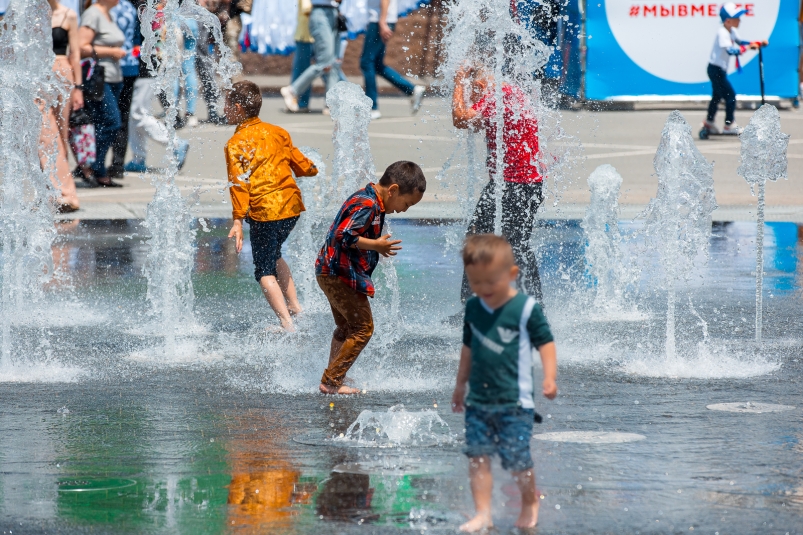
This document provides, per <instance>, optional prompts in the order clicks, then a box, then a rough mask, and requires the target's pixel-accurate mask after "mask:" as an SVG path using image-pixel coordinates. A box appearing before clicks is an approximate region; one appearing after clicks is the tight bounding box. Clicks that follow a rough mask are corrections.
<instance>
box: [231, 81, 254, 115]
mask: <svg viewBox="0 0 803 535" xmlns="http://www.w3.org/2000/svg"><path fill="white" fill-rule="evenodd" d="M226 98H227V99H229V102H230V103H231V104H239V105H240V107H241V108H242V109H243V111H244V112H245V114H246V115H247V116H248V119H250V118H252V117H257V116H258V115H259V111H260V110H261V109H262V91H260V90H259V86H257V85H256V84H255V83H254V82H251V81H248V80H243V81H242V82H237V83H236V84H234V85H232V86H231V91H229V93H228V94H227V95H226Z"/></svg>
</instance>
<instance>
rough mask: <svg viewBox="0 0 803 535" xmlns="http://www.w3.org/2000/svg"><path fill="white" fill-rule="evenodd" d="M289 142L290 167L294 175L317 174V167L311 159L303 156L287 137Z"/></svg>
mask: <svg viewBox="0 0 803 535" xmlns="http://www.w3.org/2000/svg"><path fill="white" fill-rule="evenodd" d="M288 143H289V144H290V168H291V169H292V170H293V172H294V173H295V174H296V176H315V175H317V174H318V168H317V167H315V163H313V161H312V160H310V159H309V158H307V157H306V156H304V153H302V152H301V151H300V150H298V149H297V148H296V147H294V146H293V143H292V141H290V140H289V139H288Z"/></svg>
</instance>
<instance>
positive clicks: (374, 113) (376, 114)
mask: <svg viewBox="0 0 803 535" xmlns="http://www.w3.org/2000/svg"><path fill="white" fill-rule="evenodd" d="M381 118H382V114H381V113H380V112H379V110H371V120H372V121H375V120H377V119H381Z"/></svg>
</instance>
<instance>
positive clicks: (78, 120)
mask: <svg viewBox="0 0 803 535" xmlns="http://www.w3.org/2000/svg"><path fill="white" fill-rule="evenodd" d="M69 137H70V149H72V152H73V154H75V161H76V162H78V165H92V164H94V163H95V159H96V156H95V153H96V147H95V125H94V124H92V118H91V117H90V116H89V114H88V113H87V112H86V109H85V108H80V109H77V110H72V111H71V112H70V136H69Z"/></svg>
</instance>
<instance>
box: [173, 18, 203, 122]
mask: <svg viewBox="0 0 803 535" xmlns="http://www.w3.org/2000/svg"><path fill="white" fill-rule="evenodd" d="M183 21H184V24H182V26H181V31H182V35H181V37H182V40H183V42H184V46H183V49H184V60H183V61H182V62H181V73H182V74H183V77H182V78H183V81H184V87H183V89H184V91H183V93H184V98H185V99H186V101H187V108H186V112H185V114H184V120H183V121H182V123H183V124H184V125H185V126H189V127H190V128H192V127H195V126H198V118H197V117H196V116H195V106H196V102H197V100H198V74H197V73H196V71H195V53H196V50H197V48H198V36H199V31H198V21H197V20H195V19H190V18H185V19H183ZM181 90H182V86H181V81H179V80H176V83H175V86H174V96H175V103H176V107H177V108H179V109H180V106H179V103H180V99H181V94H182V91H181Z"/></svg>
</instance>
